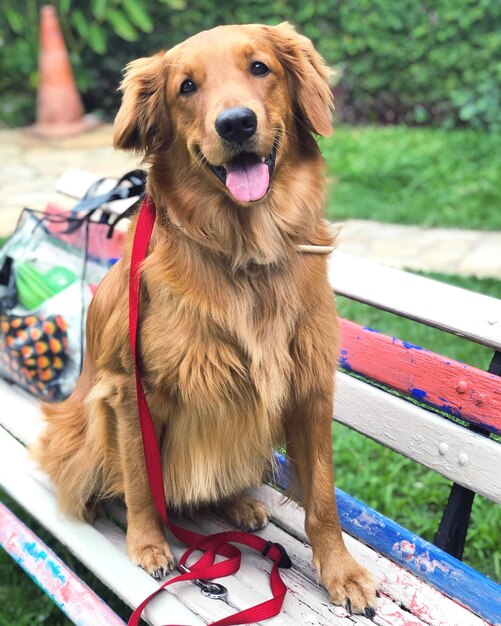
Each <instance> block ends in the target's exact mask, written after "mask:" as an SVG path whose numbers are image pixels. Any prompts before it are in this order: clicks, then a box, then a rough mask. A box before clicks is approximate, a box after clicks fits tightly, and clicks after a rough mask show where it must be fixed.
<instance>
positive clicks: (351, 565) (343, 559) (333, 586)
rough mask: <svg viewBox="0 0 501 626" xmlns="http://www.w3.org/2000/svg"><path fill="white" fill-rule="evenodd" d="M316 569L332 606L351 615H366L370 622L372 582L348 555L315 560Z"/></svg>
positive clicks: (372, 597) (374, 603)
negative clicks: (341, 607) (336, 605)
mask: <svg viewBox="0 0 501 626" xmlns="http://www.w3.org/2000/svg"><path fill="white" fill-rule="evenodd" d="M315 565H316V567H317V570H318V572H319V574H320V579H321V581H322V583H323V585H324V586H325V588H326V589H327V591H328V592H329V596H330V599H331V602H332V603H333V604H339V605H341V606H343V607H344V608H345V609H346V610H347V611H348V613H350V614H351V613H356V614H360V615H365V616H366V617H368V618H370V619H372V618H373V617H374V615H375V613H376V610H375V609H376V585H375V581H374V578H373V576H372V575H371V574H370V573H369V572H368V571H367V570H366V569H365V568H363V567H361V566H360V565H359V564H358V563H357V562H356V561H355V560H354V559H353V558H352V557H351V556H350V554H348V552H343V553H342V554H341V555H330V556H327V555H325V556H320V558H318V559H315Z"/></svg>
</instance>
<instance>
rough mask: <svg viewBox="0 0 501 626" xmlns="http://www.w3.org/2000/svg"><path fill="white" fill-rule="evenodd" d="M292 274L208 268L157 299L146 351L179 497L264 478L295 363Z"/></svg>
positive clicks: (175, 498) (210, 497)
mask: <svg viewBox="0 0 501 626" xmlns="http://www.w3.org/2000/svg"><path fill="white" fill-rule="evenodd" d="M288 278H289V276H288V274H287V273H286V272H283V271H278V270H270V269H267V268H254V269H253V270H252V271H246V272H240V273H237V274H234V275H230V276H228V275H225V274H224V273H223V272H218V273H217V274H216V275H211V274H210V273H207V274H206V276H205V280H203V279H201V280H200V281H199V282H198V283H196V282H194V281H193V280H191V281H190V283H189V286H185V287H184V288H183V289H177V288H176V285H175V283H172V284H171V285H170V287H169V288H167V289H164V290H163V291H161V292H160V293H159V294H157V295H156V296H155V298H154V300H153V301H152V302H153V303H152V304H151V305H150V307H149V310H148V316H147V318H146V319H145V320H144V323H143V329H142V337H145V341H144V342H142V344H143V346H144V348H142V351H143V358H144V363H145V364H146V368H145V369H146V372H145V374H146V380H147V381H148V383H149V386H150V388H152V389H155V390H156V391H155V392H154V393H153V397H152V407H153V412H154V416H155V419H156V420H161V421H162V425H163V430H162V447H163V450H164V457H165V468H164V471H165V478H166V482H167V485H166V490H167V494H168V495H169V496H170V498H171V502H172V504H179V503H183V504H190V503H197V502H198V503H199V502H204V501H214V500H219V499H221V498H224V497H228V496H231V495H232V494H233V493H235V492H237V491H239V490H241V489H244V488H246V487H248V486H250V485H255V484H258V483H259V482H261V481H262V479H263V474H264V472H265V471H266V469H267V467H268V465H269V463H270V459H271V451H272V446H273V443H276V441H277V439H279V438H280V437H281V434H282V433H281V414H282V410H283V406H284V404H285V402H286V401H287V398H288V394H289V388H290V378H291V371H292V367H293V364H292V360H291V355H290V350H289V346H290V343H291V340H292V338H293V334H294V328H295V324H296V318H297V312H298V297H297V293H296V291H295V287H294V285H293V284H291V283H290V282H289V281H288ZM178 287H179V285H178ZM146 336H147V337H148V339H147V340H146ZM152 338H155V340H154V341H152ZM148 364H154V366H151V365H150V366H149V365H148ZM180 474H183V476H180ZM178 485H182V490H181V489H180V488H179V492H178V487H177V486H178Z"/></svg>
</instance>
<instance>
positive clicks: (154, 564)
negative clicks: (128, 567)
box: [129, 541, 176, 579]
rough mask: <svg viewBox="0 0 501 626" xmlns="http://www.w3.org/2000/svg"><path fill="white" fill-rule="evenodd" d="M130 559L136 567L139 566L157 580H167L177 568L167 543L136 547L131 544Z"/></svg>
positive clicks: (138, 545)
mask: <svg viewBox="0 0 501 626" xmlns="http://www.w3.org/2000/svg"><path fill="white" fill-rule="evenodd" d="M129 558H130V560H131V561H132V562H133V563H134V565H139V567H142V568H143V569H144V570H145V571H146V572H148V574H150V575H151V576H153V578H156V579H160V578H165V576H167V574H168V573H169V572H171V571H172V570H173V569H174V568H175V567H176V560H175V558H174V557H173V556H172V552H171V551H170V548H169V544H168V543H167V542H166V541H164V542H163V543H160V544H144V543H143V544H137V545H134V546H131V545H130V543H129Z"/></svg>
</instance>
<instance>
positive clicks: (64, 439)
mask: <svg viewBox="0 0 501 626" xmlns="http://www.w3.org/2000/svg"><path fill="white" fill-rule="evenodd" d="M327 79H328V71H327V69H326V67H325V65H324V63H323V61H322V59H321V57H320V56H319V54H318V53H317V52H316V51H315V49H314V48H313V46H312V44H311V42H310V41H309V40H308V39H306V38H305V37H302V36H300V35H298V34H297V33H296V32H295V30H294V29H293V28H292V27H291V26H289V25H288V24H281V25H279V26H275V27H272V26H262V25H247V26H220V27H218V28H214V29H213V30H209V31H205V32H202V33H200V34H198V35H196V36H194V37H191V38H190V39H188V40H187V41H185V42H184V43H181V44H180V45H177V46H175V47H174V48H172V49H171V50H169V51H168V52H166V53H164V52H161V53H159V54H156V55H155V56H152V57H150V58H143V59H138V60H136V61H133V62H132V63H130V64H129V65H128V67H127V69H126V73H125V78H124V80H123V83H122V85H121V90H122V92H123V100H122V105H121V108H120V110H119V112H118V115H117V117H116V120H115V129H114V144H115V147H117V148H120V149H123V150H134V151H136V152H138V153H141V154H143V155H144V156H145V161H146V163H148V164H149V173H148V182H147V193H148V194H149V195H150V196H151V197H152V198H153V200H154V202H155V205H156V209H157V221H156V225H155V228H154V231H153V235H152V239H151V242H150V246H149V249H148V255H147V258H146V260H145V261H144V263H143V269H142V276H143V287H142V292H141V309H140V320H139V349H140V367H141V376H142V380H143V384H144V386H145V391H146V395H147V399H148V403H149V406H150V410H151V413H152V418H153V421H154V424H155V428H156V433H157V437H158V440H159V442H160V447H161V454H162V459H163V472H164V483H165V496H166V499H167V503H168V506H170V507H172V508H173V509H174V510H179V511H183V510H187V509H193V508H196V507H200V506H205V505H219V507H220V510H221V511H222V512H224V514H225V515H226V516H227V517H228V518H229V519H230V521H231V522H232V523H234V524H235V525H236V526H238V527H240V528H242V529H245V530H255V529H258V528H262V527H263V526H264V525H265V524H266V522H267V513H266V509H265V507H264V505H263V504H262V503H261V502H259V501H257V500H256V499H255V498H254V497H252V496H251V495H249V494H248V493H247V490H248V489H249V488H251V487H254V486H256V485H259V484H260V483H262V481H263V479H264V478H265V477H266V475H267V472H268V471H269V469H270V467H271V465H272V462H273V461H272V450H273V447H274V446H276V445H277V444H285V445H286V449H287V455H288V457H289V458H290V460H291V462H292V464H293V467H294V469H295V471H296V474H297V477H298V479H299V485H300V488H301V492H302V501H303V503H304V507H305V512H306V523H305V526H306V532H307V534H308V537H309V539H310V541H311V545H312V547H313V559H314V563H315V565H316V567H317V569H318V572H319V576H320V579H321V581H322V583H323V584H324V585H325V587H326V588H327V590H328V592H329V595H330V598H331V600H332V602H334V603H336V604H341V605H344V606H345V607H347V608H348V609H349V610H353V612H356V613H362V614H363V613H365V614H366V615H368V616H372V615H374V608H373V607H374V606H375V602H376V598H375V588H374V583H373V580H372V577H371V576H370V574H369V573H368V572H367V571H366V570H365V569H364V568H362V567H361V566H360V565H358V564H357V563H356V562H355V561H354V560H353V558H352V557H351V556H350V554H349V553H348V552H347V550H346V547H345V545H344V543H343V539H342V536H341V528H340V525H339V520H338V513H337V509H336V503H335V497H334V476H333V468H332V446H331V420H332V412H333V392H334V371H335V368H336V362H337V351H338V348H337V343H338V326H337V321H336V310H335V303H334V297H333V293H332V289H331V287H330V286H329V282H328V279H327V263H326V257H325V255H322V254H308V253H304V252H301V251H298V245H301V244H310V245H331V244H332V234H331V233H330V231H329V229H328V228H327V226H326V224H325V222H324V221H323V218H322V214H323V210H322V204H323V199H324V162H323V159H322V156H321V154H320V151H319V148H318V146H317V144H316V141H315V139H314V136H313V135H314V134H319V135H329V134H330V132H331V117H332V95H331V91H330V89H329V85H328V81H327ZM134 227H135V222H134V221H133V223H132V227H131V230H130V237H131V238H132V236H133V233H134ZM130 242H131V239H130V240H129V246H128V249H127V250H126V253H125V255H124V257H123V258H122V259H121V260H120V261H119V262H118V263H117V264H116V265H114V267H113V268H112V269H111V270H110V272H109V273H108V274H107V276H106V278H105V279H104V280H103V281H102V283H101V284H100V286H99V288H98V290H97V293H96V294H95V297H94V299H93V301H92V305H91V307H90V310H89V314H88V321H87V349H86V356H85V363H84V367H83V371H82V374H81V377H80V379H79V381H78V384H77V386H76V388H75V390H74V392H73V394H72V395H71V397H70V398H69V399H68V400H66V401H64V402H62V403H60V404H56V405H51V406H45V407H44V409H43V411H44V414H45V418H46V422H47V425H46V430H45V432H44V434H43V435H42V437H41V439H40V441H39V442H38V444H37V445H36V448H35V449H34V451H33V454H34V456H35V458H36V459H37V461H38V463H39V465H40V466H41V467H42V468H43V469H44V470H45V471H46V472H47V473H48V474H49V475H50V477H51V478H52V480H53V481H54V483H55V485H56V487H57V490H58V495H59V503H60V506H61V509H62V510H63V511H64V512H65V513H67V514H69V515H71V516H75V517H77V518H89V517H91V516H92V511H93V508H94V506H95V504H96V502H98V501H99V500H102V499H106V498H111V497H116V496H123V497H124V498H125V503H126V505H127V515H128V528H127V546H128V551H129V555H130V558H131V560H132V561H133V563H135V564H137V565H139V566H141V567H142V568H144V569H145V570H146V571H147V572H149V573H150V574H152V575H154V576H156V577H162V576H164V575H165V574H166V573H167V572H168V571H169V570H171V569H172V568H173V566H174V559H173V556H172V553H171V551H170V548H169V545H168V543H167V539H166V536H165V530H164V527H163V525H162V522H161V519H160V517H159V515H158V513H157V511H156V510H155V507H154V504H153V501H152V498H151V495H150V490H149V485H148V481H147V477H146V471H145V462H144V457H143V449H142V443H141V435H140V430H139V423H138V411H137V405H136V395H135V383H134V373H133V372H134V370H133V364H132V356H131V351H130V347H129V338H128V334H129V328H128V279H129V278H128V273H129V263H130V255H131V243H130Z"/></svg>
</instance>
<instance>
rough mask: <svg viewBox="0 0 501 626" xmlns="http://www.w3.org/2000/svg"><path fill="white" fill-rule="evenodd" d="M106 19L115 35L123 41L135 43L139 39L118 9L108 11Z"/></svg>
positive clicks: (135, 31)
mask: <svg viewBox="0 0 501 626" xmlns="http://www.w3.org/2000/svg"><path fill="white" fill-rule="evenodd" d="M106 18H107V19H108V22H109V23H110V24H111V26H112V28H113V30H114V31H115V32H116V34H117V35H118V36H119V37H121V38H122V39H125V41H137V40H138V39H139V35H138V32H137V30H136V29H135V28H134V26H133V25H132V24H131V23H130V22H129V20H128V19H127V18H126V17H125V15H124V14H123V13H122V12H121V11H119V10H118V9H111V10H110V11H108V13H107V14H106Z"/></svg>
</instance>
